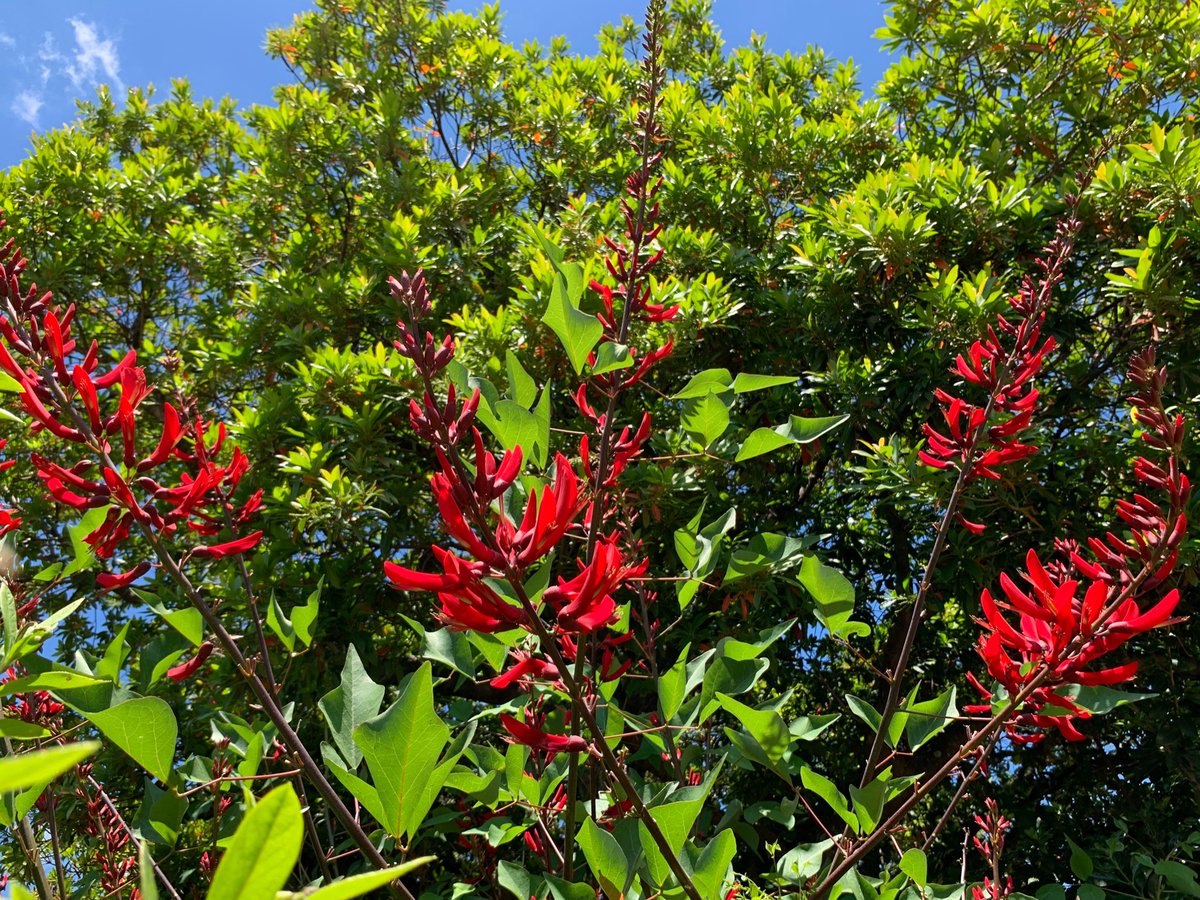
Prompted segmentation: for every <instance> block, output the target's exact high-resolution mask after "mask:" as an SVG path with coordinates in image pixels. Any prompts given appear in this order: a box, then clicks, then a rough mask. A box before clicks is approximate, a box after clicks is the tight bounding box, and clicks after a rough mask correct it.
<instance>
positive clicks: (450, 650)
mask: <svg viewBox="0 0 1200 900" xmlns="http://www.w3.org/2000/svg"><path fill="white" fill-rule="evenodd" d="M421 656H422V657H424V658H425V659H431V660H433V661H434V662H440V663H443V664H444V665H447V666H449V667H450V668H452V669H454V670H455V671H457V672H461V673H462V674H464V675H466V676H467V677H468V678H471V679H474V677H475V654H474V653H473V652H472V649H471V642H470V640H468V639H467V636H466V635H465V634H464V633H463V632H461V631H451V630H450V629H449V628H439V629H438V630H437V631H427V632H425V647H424V649H422V651H421Z"/></svg>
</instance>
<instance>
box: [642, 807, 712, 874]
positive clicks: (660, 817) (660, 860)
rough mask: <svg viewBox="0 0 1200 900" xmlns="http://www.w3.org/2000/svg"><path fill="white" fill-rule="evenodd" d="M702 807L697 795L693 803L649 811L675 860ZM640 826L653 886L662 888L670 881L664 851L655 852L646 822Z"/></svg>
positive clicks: (653, 842) (643, 850) (669, 867)
mask: <svg viewBox="0 0 1200 900" xmlns="http://www.w3.org/2000/svg"><path fill="white" fill-rule="evenodd" d="M703 808H704V797H703V796H700V797H697V798H695V799H692V800H678V801H676V802H673V803H664V804H662V805H661V806H655V807H653V808H651V809H650V815H651V816H653V817H654V821H655V822H656V823H657V824H658V828H659V831H661V832H662V834H663V837H664V838H666V842H667V846H668V848H669V849H670V850H671V852H672V853H673V854H674V855H675V856H676V857H679V856H680V854H681V853H682V851H683V845H684V842H685V841H687V839H688V835H689V834H690V833H691V831H692V826H693V825H695V824H696V818H697V817H698V816H699V815H700V810H701V809H703ZM639 826H640V827H639V829H638V835H639V837H640V838H641V844H642V852H643V853H644V854H645V855H646V865H647V868H648V869H649V870H650V877H651V878H652V879H653V880H654V882H655V883H656V884H660V885H664V884H666V883H667V881H668V879H669V878H671V866H670V864H669V863H668V862H667V859H666V857H665V856H664V855H663V852H662V851H661V850H659V849H658V844H657V843H656V842H655V841H654V838H652V837H651V836H650V830H649V829H648V828H647V827H646V825H645V823H644V822H642V823H639Z"/></svg>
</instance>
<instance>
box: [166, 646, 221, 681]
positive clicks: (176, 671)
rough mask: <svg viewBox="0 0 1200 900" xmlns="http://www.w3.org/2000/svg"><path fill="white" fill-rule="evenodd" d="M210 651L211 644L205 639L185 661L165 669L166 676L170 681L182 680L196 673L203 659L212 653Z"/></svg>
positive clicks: (203, 661)
mask: <svg viewBox="0 0 1200 900" xmlns="http://www.w3.org/2000/svg"><path fill="white" fill-rule="evenodd" d="M212 652H213V645H212V644H211V643H209V642H208V641H205V642H204V643H203V644H201V645H200V648H199V649H198V650H197V651H196V655H195V656H193V657H192V658H191V659H189V660H188V661H187V662H184V663H180V664H179V665H177V666H172V667H171V668H169V669H167V677H168V678H170V679H171V680H172V681H183V680H184V679H187V678H191V677H192V676H193V675H195V674H196V670H197V669H199V668H200V667H201V666H202V665H204V663H205V661H206V660H207V659H208V658H209V656H211V655H212Z"/></svg>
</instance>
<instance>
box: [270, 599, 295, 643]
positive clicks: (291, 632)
mask: <svg viewBox="0 0 1200 900" xmlns="http://www.w3.org/2000/svg"><path fill="white" fill-rule="evenodd" d="M267 627H268V628H270V629H271V631H272V632H274V634H275V636H276V637H277V638H279V640H280V641H282V642H283V646H285V647H287V649H288V652H289V653H291V652H292V651H293V650H295V649H296V628H295V626H294V625H292V620H291V619H289V618H288V617H287V615H286V614H285V613H284V611H283V607H282V606H280V605H279V598H277V597H276V596H275V592H274V591H272V592H271V602H270V603H268V604H267Z"/></svg>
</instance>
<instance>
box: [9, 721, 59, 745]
mask: <svg viewBox="0 0 1200 900" xmlns="http://www.w3.org/2000/svg"><path fill="white" fill-rule="evenodd" d="M49 736H50V732H49V731H48V730H47V729H45V728H43V727H42V726H41V725H35V724H34V723H33V722H26V721H24V720H22V719H13V718H10V717H7V716H5V717H3V718H0V737H6V738H9V739H11V740H14V741H33V740H37V739H38V738H44V737H49Z"/></svg>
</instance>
